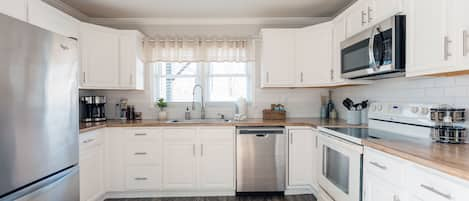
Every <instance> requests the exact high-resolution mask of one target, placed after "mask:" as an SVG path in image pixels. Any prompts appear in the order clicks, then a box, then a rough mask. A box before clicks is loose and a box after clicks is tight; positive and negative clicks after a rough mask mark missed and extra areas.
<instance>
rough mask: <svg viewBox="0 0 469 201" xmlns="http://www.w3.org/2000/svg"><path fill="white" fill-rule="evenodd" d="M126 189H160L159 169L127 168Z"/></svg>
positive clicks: (151, 167)
mask: <svg viewBox="0 0 469 201" xmlns="http://www.w3.org/2000/svg"><path fill="white" fill-rule="evenodd" d="M126 175H127V176H126V186H127V189H153V190H159V189H160V188H161V167H158V166H135V167H127V174H126Z"/></svg>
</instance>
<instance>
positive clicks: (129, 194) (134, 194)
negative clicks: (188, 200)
mask: <svg viewBox="0 0 469 201" xmlns="http://www.w3.org/2000/svg"><path fill="white" fill-rule="evenodd" d="M235 195H236V192H235V191H213V192H207V191H204V192H197V191H196V192H158V191H124V192H107V193H106V194H105V196H104V199H103V200H105V199H111V198H148V197H151V198H160V197H212V196H235Z"/></svg>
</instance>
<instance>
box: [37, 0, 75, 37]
mask: <svg viewBox="0 0 469 201" xmlns="http://www.w3.org/2000/svg"><path fill="white" fill-rule="evenodd" d="M28 22H29V23H31V24H34V25H36V26H38V27H41V28H43V29H47V30H49V31H52V32H55V33H58V34H61V35H63V36H66V37H73V38H78V36H79V32H80V31H79V30H80V21H79V20H77V19H75V18H73V17H72V16H70V15H67V14H65V13H64V12H62V11H60V10H58V9H56V8H54V7H52V6H50V5H49V4H47V3H44V2H43V1H41V0H28Z"/></svg>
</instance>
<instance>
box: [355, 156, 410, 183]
mask: <svg viewBox="0 0 469 201" xmlns="http://www.w3.org/2000/svg"><path fill="white" fill-rule="evenodd" d="M363 163H364V164H363V166H364V167H365V171H366V172H367V173H372V174H374V175H376V176H378V177H381V178H382V179H385V180H387V181H388V182H390V183H393V184H395V185H400V184H402V183H404V182H403V176H402V175H403V174H404V171H405V166H406V165H405V164H406V161H404V160H401V159H398V158H396V157H393V156H390V155H388V154H386V153H383V152H380V151H377V150H374V149H370V148H366V149H365V154H364V161H363Z"/></svg>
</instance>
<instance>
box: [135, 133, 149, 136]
mask: <svg viewBox="0 0 469 201" xmlns="http://www.w3.org/2000/svg"><path fill="white" fill-rule="evenodd" d="M135 136H147V134H146V133H135Z"/></svg>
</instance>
